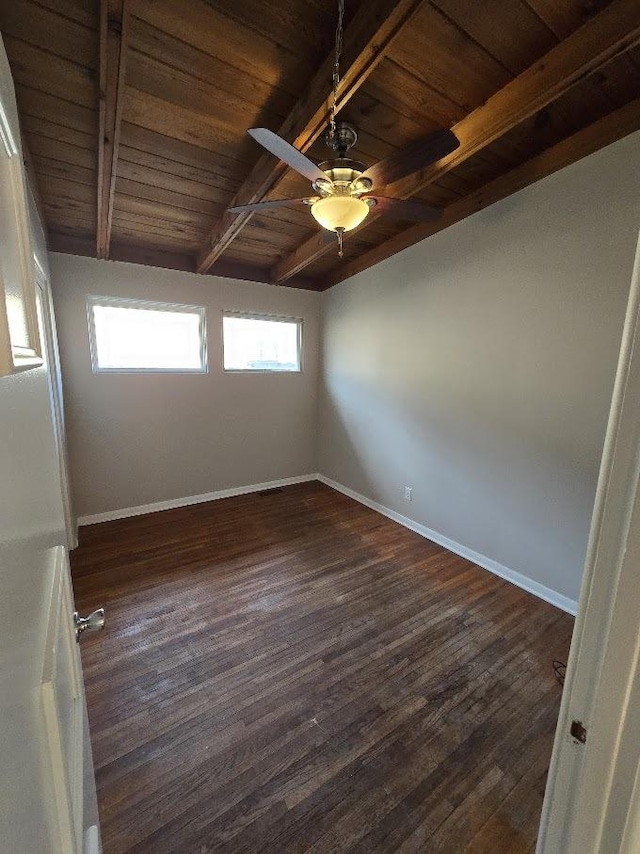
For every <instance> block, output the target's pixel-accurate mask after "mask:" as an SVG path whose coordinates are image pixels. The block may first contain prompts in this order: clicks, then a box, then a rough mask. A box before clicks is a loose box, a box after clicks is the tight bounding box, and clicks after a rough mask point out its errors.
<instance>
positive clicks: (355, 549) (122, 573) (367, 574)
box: [72, 483, 573, 854]
mask: <svg viewBox="0 0 640 854" xmlns="http://www.w3.org/2000/svg"><path fill="white" fill-rule="evenodd" d="M72 564H73V577H74V584H75V594H76V601H77V605H78V607H79V610H81V611H88V610H91V609H92V608H94V607H97V606H99V605H104V606H105V608H106V610H107V629H106V630H105V631H104V632H102V633H100V634H99V635H95V636H89V637H87V638H86V639H83V641H82V659H83V663H84V670H85V678H86V685H87V697H88V704H89V717H90V721H91V728H92V740H93V748H94V759H95V764H96V776H97V784H98V799H99V803H100V812H101V820H102V832H103V840H104V850H105V854H125V852H132V851H135V852H154V854H159V852H176V854H177V852H180V854H192V852H193V854H207V852H213V851H221V852H257V851H262V852H303V851H305V852H317V854H325V852H345V851H349V852H382V851H384V852H403V854H404V853H405V852H436V851H437V852H451V854H457V852H473V853H474V854H480V852H483V854H484V853H485V852H486V854H489V852H491V854H497V852H500V854H501V853H502V852H532V851H533V850H534V847H535V839H536V834H537V825H538V821H539V816H540V809H541V805H542V797H543V792H544V785H545V778H546V773H547V768H548V764H549V757H550V753H551V744H552V738H553V731H554V727H555V722H556V718H557V714H558V707H559V700H560V691H561V689H560V686H559V685H558V683H557V682H556V680H555V678H554V675H553V672H552V667H551V661H552V659H554V658H561V659H566V655H567V652H568V647H569V641H570V636H571V630H572V625H573V620H572V619H571V618H570V617H569V616H567V615H566V614H563V613H562V612H560V611H558V610H557V609H555V608H554V607H552V606H551V605H547V604H546V603H544V602H541V601H538V600H537V599H534V598H533V597H532V596H530V595H528V594H526V593H524V592H522V591H521V590H519V589H518V588H516V587H513V586H512V585H510V584H508V583H506V582H504V581H501V580H500V579H498V578H495V577H494V576H492V575H491V574H490V573H488V572H486V571H485V570H483V569H479V568H477V567H476V566H474V565H473V564H471V563H469V562H468V561H465V560H463V559H462V558H459V557H457V556H456V555H453V554H451V553H449V552H447V551H445V550H444V549H442V548H440V547H439V546H436V545H434V544H432V543H430V542H429V541H427V540H424V539H422V538H421V537H419V536H418V535H417V534H413V533H411V532H410V531H407V530H406V529H404V528H402V527H400V526H398V525H396V524H395V523H394V522H391V521H389V520H387V519H385V518H384V517H382V516H380V515H378V514H377V513H375V512H373V511H371V510H368V509H367V508H365V507H362V506H361V505H359V504H357V503H356V502H355V501H352V500H351V499H349V498H346V497H344V496H342V495H340V494H339V493H337V492H334V491H333V490H331V489H329V488H328V487H326V486H323V485H321V484H319V483H310V484H302V485H300V486H293V487H287V488H286V489H284V490H281V491H275V492H271V493H268V494H267V493H263V494H254V495H249V496H243V497H238V498H229V499H225V500H223V501H218V502H212V503H209V504H200V505H196V506H193V507H188V508H183V509H179V510H170V511H166V512H163V513H156V514H152V515H148V516H139V517H137V518H133V519H127V520H123V521H118V522H108V523H104V524H101V525H94V526H91V527H88V528H83V529H81V531H80V547H79V548H78V549H77V550H76V551H75V552H74V553H73V555H72Z"/></svg>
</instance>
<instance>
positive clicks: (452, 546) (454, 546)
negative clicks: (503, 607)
mask: <svg viewBox="0 0 640 854" xmlns="http://www.w3.org/2000/svg"><path fill="white" fill-rule="evenodd" d="M317 479H318V480H319V481H320V482H321V483H324V484H325V485H326V486H330V487H331V488H332V489H336V490H337V491H338V492H342V494H343V495H347V496H348V497H349V498H353V499H354V500H355V501H359V502H360V504H364V505H365V507H369V508H370V509H371V510H375V511H377V512H378V513H381V514H382V515H383V516H386V517H387V518H388V519H392V520H393V521H394V522H398V524H399V525H403V526H404V527H405V528H409V530H410V531H415V533H416V534H420V536H421V537H425V538H426V539H427V540H431V541H432V542H434V543H437V544H438V545H439V546H442V547H443V548H445V549H447V550H448V551H450V552H453V553H454V554H457V555H460V557H463V558H466V559H467V560H470V561H471V562H472V563H475V564H477V565H478V566H481V567H482V568H483V569H487V570H488V571H489V572H492V573H493V574H494V575H498V576H499V577H500V578H503V579H504V580H505V581H510V582H511V584H515V585H516V587H520V588H521V589H522V590H526V591H527V592H528V593H532V594H533V595H534V596H537V597H538V598H539V599H544V601H545V602H549V603H551V605H555V606H556V607H557V608H560V609H561V610H562V611H566V612H567V613H568V614H572V615H574V616H575V614H576V612H577V610H578V603H577V602H576V601H575V600H574V599H569V597H568V596H564V595H563V594H562V593H558V592H556V591H555V590H552V589H551V588H550V587H545V586H544V584H540V583H539V582H538V581H534V580H533V579H531V578H528V577H527V576H526V575H522V573H520V572H516V571H515V570H514V569H509V568H508V567H506V566H503V565H502V564H500V563H498V562H497V561H495V560H492V559H491V558H489V557H485V556H484V555H481V554H480V553H479V552H476V551H473V549H469V548H467V547H466V546H463V545H460V543H456V542H455V541H454V540H450V539H449V537H445V536H443V535H442V534H439V533H438V532H437V531H432V530H431V528H427V527H426V526H425V525H421V524H420V523H419V522H414V521H413V519H409V517H408V516H403V515H402V514H401V513H396V512H395V510H390V509H389V508H388V507H385V506H384V505H383V504H378V502H377V501H372V500H371V499H370V498H367V497H366V496H365V495H361V494H360V493H359V492H355V491H354V490H353V489H349V488H348V487H347V486H343V485H342V484H341V483H337V482H336V481H335V480H331V478H329V477H325V476H324V475H323V474H319V475H317Z"/></svg>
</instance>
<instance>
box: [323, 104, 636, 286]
mask: <svg viewBox="0 0 640 854" xmlns="http://www.w3.org/2000/svg"><path fill="white" fill-rule="evenodd" d="M637 130H640V98H638V99H636V100H635V101H630V102H629V103H628V104H625V106H624V107H620V108H619V109H618V110H614V111H613V112H612V113H609V115H607V116H605V117H604V118H602V119H599V120H598V121H596V122H594V123H593V124H591V125H589V126H588V127H586V128H584V129H583V130H580V131H578V132H577V133H575V134H573V135H572V136H569V137H567V138H566V139H563V140H562V142H559V143H557V144H556V145H553V146H552V147H551V148H548V149H547V150H546V151H543V152H542V154H539V155H537V156H536V157H533V158H531V160H527V161H526V163H523V164H522V165H521V166H517V167H516V168H515V169H512V170H511V171H510V172H507V173H506V174H505V175H501V176H500V177H499V178H496V179H495V180H493V181H490V182H489V183H488V184H486V185H485V186H484V187H481V188H480V189H479V190H476V191H475V192H473V193H471V194H470V195H468V196H465V197H464V198H462V199H459V200H458V201H456V202H453V203H452V204H450V205H448V206H447V207H446V208H445V209H444V211H443V214H442V217H441V218H440V219H439V220H438V221H437V222H433V223H419V224H418V225H414V226H412V227H411V228H409V229H407V230H406V231H403V232H402V233H400V234H397V235H396V236H395V237H392V238H390V239H389V240H387V241H385V242H384V243H381V244H380V245H379V246H375V247H374V248H373V249H371V250H370V251H369V252H366V253H364V254H363V255H361V256H359V257H358V258H355V259H353V260H352V261H350V262H348V263H347V264H343V265H342V264H341V265H340V266H338V267H336V269H335V270H334V271H333V272H332V273H330V274H329V276H327V277H326V278H325V281H324V282H323V284H324V290H326V289H327V288H330V287H332V286H333V285H337V284H338V283H339V282H343V281H344V280H345V279H348V278H350V277H351V276H355V275H356V274H357V273H361V272H363V271H364V270H367V269H369V268H370V267H373V266H375V265H376V264H379V263H380V262H381V261H385V260H386V259H387V258H390V257H391V256H392V255H396V254H397V253H398V252H401V251H402V250H403V249H407V248H408V247H409V246H413V245H414V244H415V243H419V242H420V241H421V240H425V239H426V238H427V237H431V236H432V235H433V234H436V233H437V232H439V231H443V230H444V229H445V228H448V227H449V226H450V225H454V223H456V222H460V220H462V219H465V218H466V217H468V216H471V214H474V213H477V212H478V211H481V210H483V209H484V208H486V207H489V205H492V204H494V203H495V202H499V201H501V200H502V199H506V198H507V197H508V196H510V195H512V193H516V192H518V190H522V189H523V188H524V187H528V186H529V185H530V184H534V183H535V182H536V181H539V180H540V179H541V178H546V177H547V175H552V174H553V173H554V172H557V171H558V170H560V169H564V167H565V166H570V165H571V164H572V163H575V162H576V161H577V160H580V159H581V158H583V157H587V156H588V155H589V154H593V153H594V152H596V151H599V150H600V149H601V148H604V146H606V145H611V143H613V142H617V140H619V139H622V138H623V137H625V136H627V135H628V134H630V133H634V132H635V131H637Z"/></svg>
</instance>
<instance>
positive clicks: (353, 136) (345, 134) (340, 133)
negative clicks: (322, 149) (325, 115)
mask: <svg viewBox="0 0 640 854" xmlns="http://www.w3.org/2000/svg"><path fill="white" fill-rule="evenodd" d="M324 141H325V144H326V145H327V147H328V148H330V149H331V150H332V151H334V152H335V153H336V156H337V157H345V155H346V153H347V151H349V149H350V148H353V146H354V145H355V144H356V142H357V141H358V131H357V130H356V129H355V128H354V126H353V125H352V124H349V122H336V130H335V133H334V134H333V135H332V134H331V131H330V130H329V131H327V133H326V134H325V136H324Z"/></svg>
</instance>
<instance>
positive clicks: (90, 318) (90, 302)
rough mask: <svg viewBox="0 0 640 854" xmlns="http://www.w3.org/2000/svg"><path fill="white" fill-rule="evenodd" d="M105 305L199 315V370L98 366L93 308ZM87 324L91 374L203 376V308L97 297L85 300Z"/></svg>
mask: <svg viewBox="0 0 640 854" xmlns="http://www.w3.org/2000/svg"><path fill="white" fill-rule="evenodd" d="M96 305H107V306H109V307H111V308H134V309H136V308H137V309H147V310H151V311H166V312H172V313H179V312H183V313H185V314H198V315H199V317H200V367H199V368H101V367H100V366H99V364H98V347H97V343H96V329H95V322H94V314H93V307H94V306H96ZM87 324H88V329H89V350H90V352H91V370H92V372H93V373H94V374H206V373H208V371H209V368H208V365H207V323H206V312H205V308H204V306H202V305H185V304H183V303H173V302H158V301H156V300H141V299H131V298H128V297H110V296H103V295H96V294H89V295H88V296H87Z"/></svg>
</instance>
